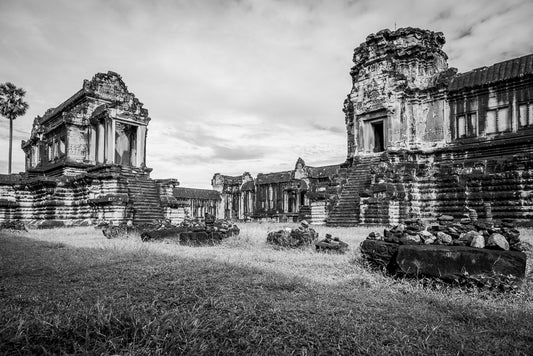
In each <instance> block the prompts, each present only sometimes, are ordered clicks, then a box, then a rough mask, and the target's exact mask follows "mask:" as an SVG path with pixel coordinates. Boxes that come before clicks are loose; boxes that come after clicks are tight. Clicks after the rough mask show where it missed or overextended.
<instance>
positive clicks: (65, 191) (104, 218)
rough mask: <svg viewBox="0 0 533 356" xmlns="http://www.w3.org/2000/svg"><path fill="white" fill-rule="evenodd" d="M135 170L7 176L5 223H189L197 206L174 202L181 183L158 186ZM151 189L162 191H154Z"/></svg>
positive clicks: (0, 203) (1, 194) (0, 197)
mask: <svg viewBox="0 0 533 356" xmlns="http://www.w3.org/2000/svg"><path fill="white" fill-rule="evenodd" d="M131 170H132V168H131V167H130V168H126V167H121V166H118V165H106V166H99V167H94V168H92V169H90V170H89V172H86V173H83V174H80V175H77V176H74V177H71V176H62V177H27V176H20V175H11V176H9V175H2V176H0V221H8V220H20V221H22V222H24V223H25V224H28V225H30V226H35V227H53V226H76V225H97V224H101V223H108V224H112V225H120V224H129V223H146V222H151V223H157V221H156V220H157V218H161V219H169V220H171V221H172V222H173V223H180V222H182V221H183V220H184V218H185V213H186V209H190V208H191V204H190V202H188V203H183V202H181V203H180V202H178V201H177V200H176V198H174V197H173V195H172V189H173V188H174V187H175V186H177V185H178V184H179V183H178V182H177V180H175V179H167V180H159V181H154V180H152V179H150V178H149V177H148V176H147V175H144V176H143V174H140V173H139V172H132V171H131ZM132 177H134V178H132ZM139 182H140V183H139ZM147 185H153V186H154V187H158V190H154V191H149V190H147ZM139 189H141V190H142V191H143V194H142V195H141V196H139V194H138V193H137V192H138V191H139ZM154 194H155V195H154ZM152 195H154V196H152ZM149 201H154V202H157V203H156V205H157V206H156V208H157V209H158V210H155V211H154V210H153V209H154V208H155V207H154V206H153V203H150V204H152V205H150V204H149V203H148V202H149ZM206 204H208V205H209V203H206ZM211 205H213V204H211ZM211 205H209V207H210V208H212V207H211ZM206 206H207V205H206ZM194 208H197V207H193V214H192V215H191V216H192V217H197V215H195V212H199V211H197V210H198V209H196V210H195V209H194ZM209 211H211V210H209ZM202 216H203V215H202Z"/></svg>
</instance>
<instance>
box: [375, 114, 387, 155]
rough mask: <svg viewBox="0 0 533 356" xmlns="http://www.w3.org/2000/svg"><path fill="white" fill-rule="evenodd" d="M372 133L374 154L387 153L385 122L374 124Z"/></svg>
mask: <svg viewBox="0 0 533 356" xmlns="http://www.w3.org/2000/svg"><path fill="white" fill-rule="evenodd" d="M372 132H373V134H374V152H383V151H385V130H384V127H383V120H381V121H376V122H373V123H372Z"/></svg>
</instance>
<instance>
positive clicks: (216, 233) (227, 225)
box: [102, 214, 240, 246]
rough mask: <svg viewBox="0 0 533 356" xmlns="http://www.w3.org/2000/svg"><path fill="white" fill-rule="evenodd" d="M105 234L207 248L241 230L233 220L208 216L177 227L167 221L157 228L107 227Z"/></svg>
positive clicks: (147, 226)
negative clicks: (134, 236)
mask: <svg viewBox="0 0 533 356" xmlns="http://www.w3.org/2000/svg"><path fill="white" fill-rule="evenodd" d="M102 232H103V234H104V236H106V237H107V238H108V239H113V238H121V237H129V236H131V235H132V234H135V233H137V234H139V235H140V237H141V240H142V241H144V242H148V241H166V242H172V243H176V244H180V245H187V246H203V245H215V244H218V243H220V242H222V240H224V239H226V238H229V237H232V236H237V235H239V233H240V229H239V227H238V226H237V225H235V224H233V223H232V222H231V221H228V220H222V219H216V217H215V216H213V215H210V214H207V215H206V216H205V218H204V219H202V220H200V219H190V218H187V219H185V220H184V221H182V222H181V223H179V224H177V225H175V224H172V223H171V222H170V221H168V220H166V221H162V222H160V223H159V224H157V226H154V224H150V225H145V226H142V225H141V226H135V225H129V226H127V225H126V226H124V225H119V226H106V227H105V228H104V229H103V230H102Z"/></svg>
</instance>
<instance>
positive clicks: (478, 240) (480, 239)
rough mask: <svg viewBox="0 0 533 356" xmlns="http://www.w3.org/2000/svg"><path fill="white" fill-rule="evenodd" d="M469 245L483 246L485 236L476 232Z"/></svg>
mask: <svg viewBox="0 0 533 356" xmlns="http://www.w3.org/2000/svg"><path fill="white" fill-rule="evenodd" d="M470 246H471V247H475V248H485V238H484V237H483V235H480V234H477V235H476V236H474V237H473V238H472V241H471V242H470Z"/></svg>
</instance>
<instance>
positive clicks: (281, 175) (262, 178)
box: [255, 171, 293, 184]
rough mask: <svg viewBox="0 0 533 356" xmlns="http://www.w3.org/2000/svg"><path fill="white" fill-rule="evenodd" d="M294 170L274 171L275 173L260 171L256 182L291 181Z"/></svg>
mask: <svg viewBox="0 0 533 356" xmlns="http://www.w3.org/2000/svg"><path fill="white" fill-rule="evenodd" d="M292 172H293V171H284V172H273V173H266V174H263V173H259V174H258V175H257V179H256V180H255V181H256V184H271V183H281V182H290V181H291V180H292Z"/></svg>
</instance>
